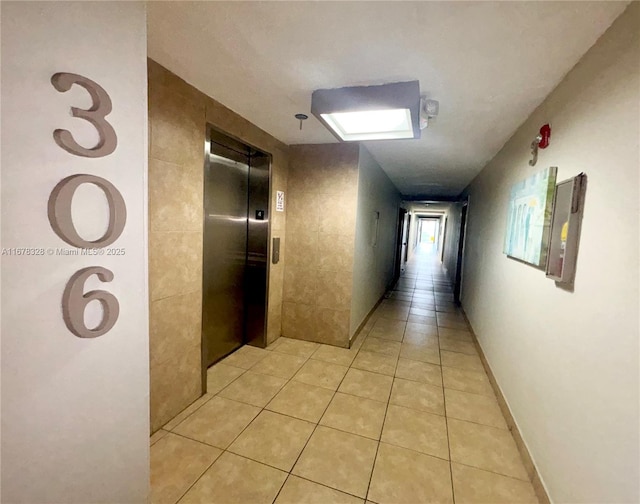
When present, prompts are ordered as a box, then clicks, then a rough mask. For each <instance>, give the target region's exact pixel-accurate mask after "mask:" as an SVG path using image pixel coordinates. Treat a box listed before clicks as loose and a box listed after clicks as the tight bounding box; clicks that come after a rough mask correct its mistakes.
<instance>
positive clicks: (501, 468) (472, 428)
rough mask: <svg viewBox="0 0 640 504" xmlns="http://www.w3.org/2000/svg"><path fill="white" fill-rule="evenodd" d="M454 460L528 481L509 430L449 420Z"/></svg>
mask: <svg viewBox="0 0 640 504" xmlns="http://www.w3.org/2000/svg"><path fill="white" fill-rule="evenodd" d="M448 426H449V446H450V449H451V460H452V461H453V462H459V463H461V464H465V465H469V466H473V467H477V468H479V469H485V470H487V471H491V472H495V473H498V474H503V475H505V476H512V477H514V478H518V479H522V480H525V481H528V480H529V478H528V476H527V472H526V471H525V468H524V466H523V464H522V460H521V459H520V454H519V453H518V449H517V448H516V443H515V441H514V440H513V438H512V437H511V433H510V432H509V431H508V430H504V429H496V428H495V427H488V426H486V425H479V424H475V423H471V422H465V421H463V420H456V419H453V418H449V420H448Z"/></svg>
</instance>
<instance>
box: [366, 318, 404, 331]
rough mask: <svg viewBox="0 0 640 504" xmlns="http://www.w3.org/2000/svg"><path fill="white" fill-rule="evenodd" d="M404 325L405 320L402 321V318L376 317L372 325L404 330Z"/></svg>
mask: <svg viewBox="0 0 640 504" xmlns="http://www.w3.org/2000/svg"><path fill="white" fill-rule="evenodd" d="M406 325H407V324H406V322H404V321H403V320H389V319H378V320H376V323H375V324H374V325H373V328H374V329H375V328H378V329H386V330H389V331H402V332H404V329H405V327H406Z"/></svg>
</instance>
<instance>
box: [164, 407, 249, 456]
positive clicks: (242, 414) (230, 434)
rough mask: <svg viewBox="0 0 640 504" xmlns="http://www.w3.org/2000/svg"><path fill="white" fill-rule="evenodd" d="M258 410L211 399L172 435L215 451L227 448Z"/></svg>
mask: <svg viewBox="0 0 640 504" xmlns="http://www.w3.org/2000/svg"><path fill="white" fill-rule="evenodd" d="M258 413H260V408H256V407H255V406H250V405H248V404H244V403H240V402H237V401H232V400H230V399H225V398H223V397H214V398H213V399H211V400H210V401H209V402H207V403H206V404H205V405H203V406H202V407H201V408H200V409H199V410H198V411H196V412H195V413H194V414H193V415H191V416H190V417H188V418H187V419H186V420H184V421H183V422H182V423H181V424H180V425H178V426H177V427H176V428H175V429H174V432H176V433H178V434H181V435H183V436H186V437H188V438H191V439H196V440H198V441H202V442H203V443H207V444H210V445H213V446H217V447H218V448H223V449H224V448H227V447H228V446H229V445H230V444H231V442H232V441H233V440H234V439H235V438H236V436H237V435H238V434H240V433H241V432H242V431H243V429H244V428H245V427H246V426H247V425H249V423H250V422H251V420H253V419H254V418H255V417H256V416H257V415H258Z"/></svg>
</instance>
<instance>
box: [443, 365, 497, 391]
mask: <svg viewBox="0 0 640 504" xmlns="http://www.w3.org/2000/svg"><path fill="white" fill-rule="evenodd" d="M442 378H443V380H444V387H445V388H449V389H453V390H462V391H463V392H471V393H473V394H481V395H485V396H489V397H495V395H494V393H493V389H492V388H491V383H489V378H487V375H486V374H485V373H484V372H479V371H467V370H465V369H457V368H449V367H443V368H442Z"/></svg>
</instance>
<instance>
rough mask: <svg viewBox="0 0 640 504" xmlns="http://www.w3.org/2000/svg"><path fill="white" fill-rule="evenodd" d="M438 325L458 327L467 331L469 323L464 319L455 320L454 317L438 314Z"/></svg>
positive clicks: (451, 327) (450, 327) (449, 327)
mask: <svg viewBox="0 0 640 504" xmlns="http://www.w3.org/2000/svg"><path fill="white" fill-rule="evenodd" d="M438 327H446V328H448V329H458V330H462V331H465V330H466V329H468V326H467V323H466V322H465V321H464V319H463V320H455V319H452V318H442V317H440V316H438Z"/></svg>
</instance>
